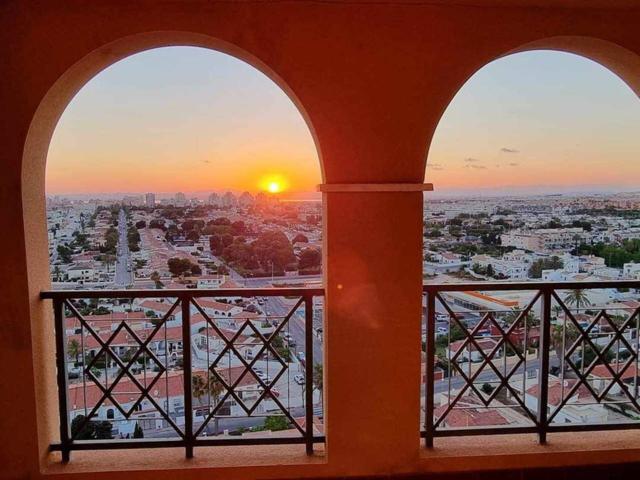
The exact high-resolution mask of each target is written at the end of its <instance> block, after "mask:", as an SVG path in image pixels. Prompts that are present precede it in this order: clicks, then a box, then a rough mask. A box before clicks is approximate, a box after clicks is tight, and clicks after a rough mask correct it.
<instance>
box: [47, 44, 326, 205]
mask: <svg viewBox="0 0 640 480" xmlns="http://www.w3.org/2000/svg"><path fill="white" fill-rule="evenodd" d="M277 174H280V175H284V176H285V177H286V181H287V183H288V188H289V189H290V190H292V191H313V190H315V186H316V185H317V184H318V183H320V182H321V175H320V165H319V161H318V156H317V153H316V149H315V145H314V142H313V139H312V137H311V134H310V132H309V129H308V128H307V125H306V123H305V122H304V120H303V118H302V116H301V115H300V113H299V112H298V110H297V108H296V107H295V106H294V104H293V103H292V102H291V101H290V100H289V98H288V97H287V95H286V94H285V93H284V92H283V91H282V90H281V89H280V88H279V87H278V86H276V85H275V84H274V83H273V82H272V81H271V80H270V79H268V78H267V77H266V76H264V75H263V74H261V73H260V72H258V71H257V70H255V69H254V68H253V67H251V66H249V65H247V64H246V63H244V62H241V61H239V60H236V59H234V58H232V57H230V56H227V55H224V54H221V53H218V52H214V51H210V50H205V49H200V48H186V47H181V48H163V49H157V50H152V51H149V52H144V53H141V54H138V55H134V56H132V57H129V58H127V59H125V60H123V61H121V62H118V63H117V64H115V65H113V66H111V67H110V68H108V69H107V70H105V71H104V72H102V73H101V74H99V75H98V76H97V77H96V78H94V79H93V80H91V81H90V82H89V83H88V84H87V85H86V86H85V87H84V88H83V89H82V90H81V91H80V92H79V93H78V95H77V96H76V98H74V100H73V101H72V102H71V104H70V105H69V107H68V108H67V109H66V111H65V112H64V114H63V116H62V118H61V120H60V123H59V124H58V126H57V128H56V130H55V133H54V136H53V139H52V142H51V147H50V150H49V155H48V163H47V192H48V193H50V194H64V193H68V194H69V193H72V194H77V193H108V192H147V191H151V192H176V191H184V192H195V191H208V190H226V189H231V190H249V191H256V190H258V189H259V188H260V182H261V180H262V179H264V178H265V177H268V176H270V175H277Z"/></svg>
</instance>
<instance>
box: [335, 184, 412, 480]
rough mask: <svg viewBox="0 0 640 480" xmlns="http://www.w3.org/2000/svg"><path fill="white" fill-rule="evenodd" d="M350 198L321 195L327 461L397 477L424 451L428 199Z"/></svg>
mask: <svg viewBox="0 0 640 480" xmlns="http://www.w3.org/2000/svg"><path fill="white" fill-rule="evenodd" d="M328 186H329V187H330V185H328ZM346 190H348V189H345V190H344V191H328V192H327V191H326V190H325V193H324V206H325V207H324V208H325V211H324V214H325V215H324V221H325V245H324V252H325V283H326V319H325V337H324V338H325V364H326V365H327V368H326V369H325V372H326V374H325V375H326V377H325V382H326V389H325V398H326V404H325V405H326V418H325V422H326V423H325V424H326V428H327V435H328V446H327V448H328V455H329V461H330V463H331V464H335V465H341V466H343V467H345V466H347V468H348V469H350V470H352V471H350V472H349V473H353V474H357V473H364V472H366V473H368V474H373V473H376V474H384V473H391V472H394V473H398V472H400V471H402V470H403V466H404V468H408V466H409V465H411V464H415V463H414V462H415V461H416V460H417V458H418V455H419V449H420V439H419V428H420V424H419V415H420V350H421V342H420V321H421V320H420V318H421V290H422V289H421V285H422V208H423V202H422V193H421V192H420V191H401V192H398V191H363V190H360V191H346ZM344 473H345V474H346V473H347V472H344Z"/></svg>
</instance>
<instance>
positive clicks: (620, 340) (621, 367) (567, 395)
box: [549, 292, 640, 422]
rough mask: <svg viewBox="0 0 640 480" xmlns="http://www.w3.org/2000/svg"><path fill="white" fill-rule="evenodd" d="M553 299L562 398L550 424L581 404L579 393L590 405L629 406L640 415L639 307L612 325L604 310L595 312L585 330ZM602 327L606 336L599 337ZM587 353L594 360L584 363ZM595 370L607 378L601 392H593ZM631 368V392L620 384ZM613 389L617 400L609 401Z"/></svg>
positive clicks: (609, 316)
mask: <svg viewBox="0 0 640 480" xmlns="http://www.w3.org/2000/svg"><path fill="white" fill-rule="evenodd" d="M553 298H554V300H555V302H556V303H557V305H558V306H559V307H560V308H561V309H562V312H563V314H564V323H563V325H562V334H561V338H562V343H563V345H564V348H563V354H562V358H561V366H560V381H561V395H560V399H559V402H558V404H557V405H554V406H553V407H554V408H553V410H552V412H551V414H550V416H549V422H551V421H553V420H554V419H556V417H557V416H558V415H559V414H560V412H561V411H562V410H563V409H564V408H565V407H566V406H567V405H568V404H569V403H570V402H571V401H572V400H573V401H575V400H580V399H579V397H580V393H581V392H584V393H585V394H586V393H587V392H588V395H590V396H591V397H592V399H593V402H594V403H597V404H609V403H610V404H613V403H630V404H631V405H633V407H634V408H635V409H636V411H637V412H638V413H640V404H639V403H638V384H637V377H638V361H639V356H638V348H637V341H638V340H637V335H638V333H637V332H638V327H639V324H640V307H639V308H636V309H634V310H632V311H631V313H630V314H629V315H628V317H627V318H626V319H624V320H622V321H619V322H616V321H614V319H613V318H612V316H611V315H610V314H609V312H608V311H607V309H606V308H600V309H596V313H595V314H593V315H592V317H591V321H589V322H588V323H587V325H586V326H584V325H583V324H582V323H581V322H579V321H578V319H577V318H576V314H575V313H574V312H572V311H571V309H570V308H569V307H568V306H567V305H566V301H563V300H562V299H560V297H559V295H558V294H557V293H556V292H553ZM592 310H593V309H592ZM567 322H568V323H567ZM603 326H606V327H607V328H606V332H605V333H600V331H601V329H602V327H603ZM570 332H573V336H575V337H576V338H575V339H572V338H571V336H572V334H571V333H570ZM632 332H633V333H632ZM631 334H634V335H635V337H636V339H635V343H636V345H635V346H634V345H632V344H631V342H630V341H629V339H628V338H627V337H628V336H629V335H631ZM598 337H600V338H604V339H605V343H604V344H602V345H601V344H599V343H597V342H596V341H594V338H598ZM567 345H568V346H567ZM621 346H622V348H623V349H624V351H625V352H626V355H625V356H626V359H621V358H620V347H621ZM586 352H589V353H590V354H591V355H592V356H593V359H592V360H591V361H589V362H588V363H587V362H584V359H585V353H586ZM575 356H579V357H581V358H580V362H579V364H578V363H577V362H576V361H575V360H574V357H575ZM614 358H615V359H616V362H615V367H614V366H612V364H611V360H610V359H614ZM620 360H622V362H620ZM567 366H568V367H569V368H568V369H567V368H566V367H567ZM598 366H602V367H603V369H604V370H605V372H606V373H608V374H610V377H608V379H609V380H610V381H608V382H606V381H604V379H603V380H602V381H601V382H600V383H601V386H600V388H595V387H594V385H593V379H592V378H591V377H592V376H593V373H594V371H595V369H596V367H598ZM631 367H633V371H634V372H635V373H633V379H634V385H633V388H632V389H631V388H629V385H627V384H625V383H624V381H623V377H624V375H625V374H626V373H627V372H628V370H629V369H630V368H631ZM565 384H567V388H565ZM615 386H617V387H619V391H620V394H619V395H618V398H612V397H613V396H612V395H611V391H612V389H613V387H615ZM583 396H585V395H583ZM582 403H583V404H588V403H589V402H588V400H584V399H582Z"/></svg>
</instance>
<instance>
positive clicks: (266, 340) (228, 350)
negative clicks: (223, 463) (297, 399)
mask: <svg viewBox="0 0 640 480" xmlns="http://www.w3.org/2000/svg"><path fill="white" fill-rule="evenodd" d="M303 301H304V299H303V298H300V299H299V300H298V301H297V302H296V303H295V305H294V306H293V307H292V308H291V309H290V310H289V312H288V313H287V314H286V315H285V316H284V317H283V319H282V321H281V322H279V323H278V325H277V326H276V327H275V328H274V330H273V332H271V333H270V334H269V336H268V337H267V336H265V335H264V334H263V333H262V332H260V330H259V329H258V328H257V327H256V325H255V324H254V321H252V320H250V319H247V320H245V321H243V322H242V323H241V325H240V328H238V330H237V331H236V332H235V334H233V335H231V336H229V335H228V334H227V333H226V332H224V331H223V330H222V329H221V328H220V327H219V326H218V325H217V324H216V321H215V320H216V318H215V317H212V316H211V315H209V314H208V313H207V312H206V311H205V310H204V309H203V308H202V306H201V305H200V304H199V303H198V301H197V300H196V299H195V298H194V299H192V300H191V302H192V304H193V305H194V306H195V308H196V310H197V311H198V313H200V314H201V315H202V317H203V318H204V319H205V321H206V324H207V326H208V327H209V328H211V329H212V330H213V332H215V334H216V335H217V336H218V337H219V338H220V339H221V340H222V341H223V342H224V347H223V348H222V350H221V351H220V352H219V353H218V354H217V355H215V357H214V358H213V360H212V361H211V363H210V364H209V365H208V371H209V373H210V374H211V375H212V376H213V377H214V378H215V379H216V380H217V381H218V382H220V384H221V385H222V386H223V389H224V392H223V393H222V394H221V395H220V396H219V398H217V401H216V403H215V405H213V407H212V409H211V410H210V411H209V413H208V415H207V416H206V417H205V418H204V421H203V422H202V424H201V425H200V427H199V428H198V429H197V430H196V432H195V436H198V435H200V434H202V433H203V432H204V431H205V429H206V427H207V425H208V424H209V423H210V422H211V420H212V419H214V418H215V417H216V415H217V414H218V413H219V411H220V410H221V409H222V408H223V406H224V404H225V402H227V401H228V400H233V401H235V402H236V404H237V405H238V406H240V407H241V408H242V410H243V411H244V412H245V413H246V414H247V415H248V416H251V415H254V414H255V413H256V410H257V409H258V407H259V406H260V405H261V404H262V402H263V401H264V400H265V399H267V398H268V399H269V400H271V401H272V402H273V403H274V404H275V405H276V406H277V408H278V411H279V412H280V413H281V414H282V415H284V417H286V418H287V419H288V421H289V422H290V423H291V424H292V425H293V426H294V427H295V428H296V430H297V431H298V432H299V433H300V434H301V435H305V429H304V428H303V427H302V426H301V425H300V424H299V423H298V422H297V421H296V419H295V418H294V417H293V416H292V415H291V413H290V411H289V408H287V407H286V406H285V405H284V404H283V403H282V402H281V401H280V399H279V398H278V395H277V394H276V392H274V390H273V387H274V385H275V384H276V383H277V382H278V380H279V379H280V378H281V377H282V376H283V375H284V374H285V373H286V371H287V370H288V368H289V365H288V364H287V362H286V361H285V360H284V359H283V358H282V356H281V355H280V354H279V353H278V351H277V350H276V349H275V348H274V346H273V344H272V341H273V339H274V338H277V336H278V335H279V334H280V333H281V332H282V330H283V329H284V328H285V327H286V326H287V324H288V323H289V321H290V320H291V317H292V316H293V315H294V314H295V313H296V312H297V311H298V309H299V308H300V306H301V305H302V304H303ZM247 336H251V337H253V338H257V339H258V340H259V342H260V346H259V348H258V351H257V352H255V353H253V355H252V358H251V359H250V360H247V359H246V358H245V355H243V352H242V351H241V346H243V344H242V343H239V342H238V340H239V339H240V338H241V337H247ZM264 354H266V355H268V356H269V357H270V358H273V359H274V360H275V362H276V364H277V365H278V366H279V367H280V368H279V369H278V371H277V372H276V373H275V375H274V376H273V378H271V379H269V381H268V382H267V381H265V379H263V378H261V376H259V375H258V374H257V373H256V364H257V362H258V361H259V359H260V358H261V356H262V355H264ZM231 355H232V356H233V358H234V359H235V360H237V362H239V363H240V365H241V366H242V367H244V368H243V370H242V371H241V372H240V373H239V374H238V375H236V376H235V378H233V376H232V375H231V374H230V371H231V369H230V368H228V369H227V372H229V373H228V374H227V375H225V368H224V362H225V360H227V361H228V359H229V356H231ZM247 377H249V378H251V382H250V383H254V384H257V385H258V388H257V389H256V390H254V391H253V392H251V393H253V395H252V396H251V397H252V398H251V399H252V401H250V402H247V400H246V398H243V393H246V392H247V390H244V392H241V389H242V384H243V380H244V379H245V378H247Z"/></svg>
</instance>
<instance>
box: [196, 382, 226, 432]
mask: <svg viewBox="0 0 640 480" xmlns="http://www.w3.org/2000/svg"><path fill="white" fill-rule="evenodd" d="M191 391H192V392H193V396H194V397H196V398H197V399H198V403H199V404H200V405H201V406H202V405H203V403H202V398H203V397H205V396H206V397H208V400H209V402H208V403H209V405H214V406H215V405H216V404H217V403H218V399H219V398H220V395H222V392H223V391H224V385H223V384H222V382H221V381H220V380H219V379H218V378H217V377H216V376H215V375H211V376H209V379H208V380H206V381H205V379H204V377H203V376H202V375H193V377H192V378H191ZM212 400H213V401H212ZM203 416H204V415H203ZM213 428H214V434H215V435H217V434H218V417H214V419H213Z"/></svg>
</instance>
